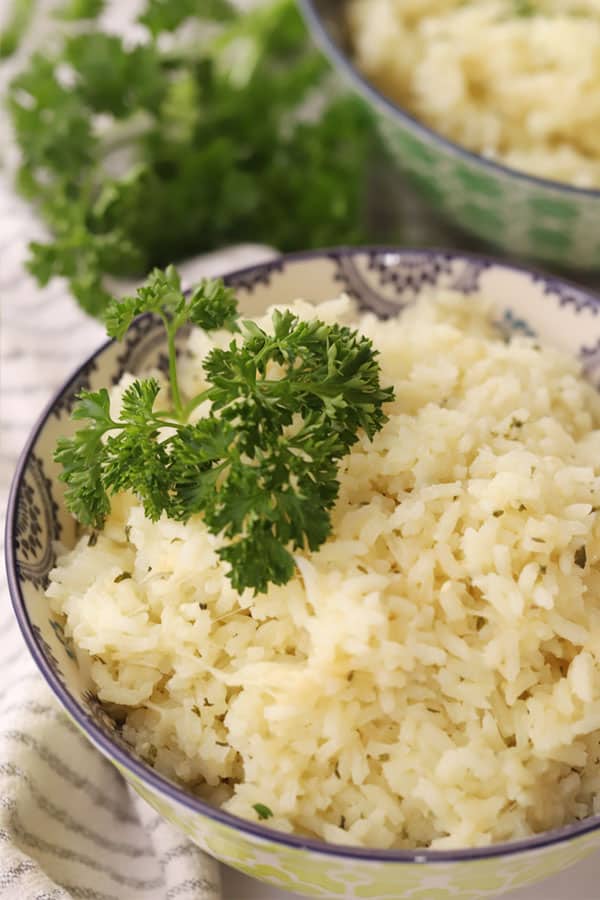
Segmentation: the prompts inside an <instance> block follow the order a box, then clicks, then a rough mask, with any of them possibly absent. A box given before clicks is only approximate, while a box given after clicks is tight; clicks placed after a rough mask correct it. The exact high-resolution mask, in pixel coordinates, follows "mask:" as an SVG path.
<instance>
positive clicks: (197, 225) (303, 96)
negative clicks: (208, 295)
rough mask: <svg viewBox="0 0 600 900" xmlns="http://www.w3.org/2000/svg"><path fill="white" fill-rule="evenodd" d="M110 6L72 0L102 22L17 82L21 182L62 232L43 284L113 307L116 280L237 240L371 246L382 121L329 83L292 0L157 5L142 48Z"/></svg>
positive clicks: (38, 260)
mask: <svg viewBox="0 0 600 900" xmlns="http://www.w3.org/2000/svg"><path fill="white" fill-rule="evenodd" d="M102 6H103V3H102V2H101V0H70V3H69V4H67V7H66V8H65V9H64V10H63V16H66V17H69V18H73V17H77V16H84V17H85V16H87V17H89V18H88V19H87V21H84V22H80V23H79V24H78V26H77V28H76V29H75V31H74V32H73V33H72V34H71V35H70V36H68V37H66V39H65V41H64V44H63V46H62V48H61V49H60V51H59V52H56V53H55V54H48V53H36V54H35V55H33V56H32V58H31V59H30V61H29V63H28V67H27V69H26V70H25V71H23V72H22V73H21V74H20V75H19V76H18V77H17V78H16V79H15V81H14V82H13V84H12V86H11V89H10V94H9V107H10V112H11V116H12V122H13V125H14V129H15V133H16V136H17V139H18V143H19V145H20V150H21V167H20V170H19V173H18V185H19V187H20V189H21V191H22V192H23V193H24V194H25V195H26V196H28V197H29V198H30V199H31V200H32V202H34V203H35V204H36V205H37V206H38V208H39V209H40V211H41V213H42V215H43V218H44V219H45V221H46V223H47V225H48V226H49V230H50V233H51V237H50V239H49V240H48V241H47V242H45V243H39V242H38V243H33V244H32V245H31V256H30V259H29V262H28V266H29V269H30V271H31V272H32V273H33V274H34V275H35V276H36V277H37V279H38V280H39V282H40V283H41V284H45V283H47V282H48V281H49V280H50V279H51V278H53V277H54V276H63V277H66V278H67V279H68V281H69V283H70V287H71V290H72V292H73V294H74V295H75V297H76V298H77V299H78V301H79V302H80V304H81V305H82V306H83V307H84V309H86V310H87V311H88V312H89V313H91V314H93V315H100V314H101V313H102V310H103V308H104V306H105V304H106V302H107V301H108V294H107V292H106V290H105V288H104V277H105V276H106V275H107V274H111V275H116V276H138V275H142V274H144V273H145V272H147V271H149V270H150V269H151V268H152V267H153V266H162V265H164V264H166V263H167V262H169V261H171V260H177V259H181V258H183V257H185V256H187V255H190V254H193V253H197V252H200V251H206V250H210V249H213V248H217V247H220V246H222V245H225V244H228V243H232V242H237V241H247V240H251V241H259V242H264V243H268V244H271V245H275V246H276V247H277V248H279V249H280V250H292V249H298V248H306V247H316V246H324V245H328V244H339V243H357V242H361V241H362V240H364V239H365V237H366V235H365V234H364V233H363V230H362V229H363V226H362V224H361V222H362V212H363V202H364V193H365V169H366V166H367V162H368V159H369V156H370V153H371V151H372V149H373V146H374V142H375V140H376V139H375V137H374V129H373V123H372V120H371V115H370V113H369V112H368V111H367V109H366V107H365V106H364V105H363V104H362V103H361V102H360V101H359V100H358V99H356V98H355V97H353V96H349V95H347V94H340V92H339V91H337V90H334V91H331V90H330V82H331V73H330V69H329V66H328V64H327V62H326V61H325V59H324V58H323V56H322V55H321V54H320V53H319V52H318V51H317V50H316V49H315V48H314V47H313V46H312V44H311V41H310V38H309V36H308V34H307V31H306V28H305V25H304V23H303V21H302V19H301V17H300V15H299V13H298V11H297V9H296V7H295V4H294V2H293V0H270V2H268V3H267V4H266V5H264V4H262V5H261V6H259V7H257V8H255V9H253V10H251V11H250V12H247V13H241V12H239V11H237V10H236V9H235V8H234V7H233V6H232V5H230V3H229V2H228V0H148V2H147V4H146V8H145V10H144V11H143V13H142V14H141V16H140V17H139V20H138V25H139V26H141V28H143V30H144V34H145V38H144V39H142V40H140V42H139V43H137V44H135V45H131V44H130V43H127V42H126V41H124V40H123V39H121V38H120V37H119V36H117V35H114V34H108V33H105V32H103V31H102V30H101V29H100V28H98V26H97V23H96V22H95V19H94V18H93V17H95V16H97V15H98V14H99V13H100V11H101V9H102ZM200 20H203V21H205V25H206V27H205V28H204V29H198V28H196V30H195V31H194V28H195V27H196V26H197V23H198V22H199V21H200ZM181 26H183V27H181ZM190 29H191V30H192V38H191V39H190V37H189V33H188V32H189V30H190ZM315 94H317V95H318V103H319V105H320V107H321V108H320V111H319V115H316V116H313V117H311V115H310V113H307V111H306V110H307V104H308V107H309V108H310V102H309V101H310V99H311V98H313V99H314V96H315Z"/></svg>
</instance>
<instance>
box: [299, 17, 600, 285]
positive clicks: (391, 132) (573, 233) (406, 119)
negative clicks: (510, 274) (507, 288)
mask: <svg viewBox="0 0 600 900" xmlns="http://www.w3.org/2000/svg"><path fill="white" fill-rule="evenodd" d="M301 5H302V6H303V8H304V10H305V13H306V15H307V18H308V21H309V23H310V24H311V26H312V28H313V32H314V34H315V36H316V37H317V39H318V40H319V42H320V43H321V44H322V46H323V48H324V49H325V51H326V52H327V53H328V54H329V56H330V57H331V58H332V60H333V62H334V63H335V64H336V65H337V66H338V67H339V68H340V69H341V70H342V71H343V72H344V73H345V74H346V75H347V76H349V78H350V80H351V83H352V84H353V85H354V87H355V88H356V89H357V90H358V91H359V92H360V93H361V94H362V95H363V96H364V97H365V98H366V100H367V101H368V102H369V103H370V104H371V105H372V106H373V108H374V109H375V110H376V112H377V114H378V119H379V123H380V128H381V132H382V134H383V136H384V139H385V141H386V144H387V147H388V149H389V150H390V153H391V154H392V156H393V157H394V159H395V160H396V161H397V163H398V164H399V166H400V167H401V169H402V170H403V171H404V172H406V173H407V174H408V175H409V176H410V179H411V180H412V182H413V183H414V184H415V186H416V187H417V189H418V190H419V191H420V192H421V193H422V194H423V196H424V197H425V198H426V199H428V200H429V201H430V202H431V203H432V204H433V206H434V207H436V208H437V209H439V210H440V211H441V212H443V213H444V215H445V216H446V217H447V218H448V219H450V220H451V221H453V222H455V223H456V224H457V225H459V226H461V227H462V228H464V229H465V230H467V231H469V232H471V233H472V234H474V235H476V236H477V237H479V238H482V239H484V240H486V241H488V242H489V243H491V244H494V245H495V246H497V247H500V248H502V249H504V250H506V251H507V252H509V253H511V254H512V255H513V256H515V255H516V256H519V257H521V258H524V257H529V258H531V259H537V260H543V261H545V262H549V263H553V264H555V265H559V266H563V267H571V268H579V269H590V270H592V269H598V268H600V240H599V238H598V230H599V225H600V105H599V104H600V100H599V98H600V63H599V62H598V60H600V9H599V8H598V5H597V3H595V2H594V0H586V2H583V3H578V2H574V0H555V2H547V0H543V2H537V0H531V2H529V0H527V2H525V0H523V2H521V0H519V2H517V0H483V2H467V3H464V2H462V0H414V2H412V0H409V2H402V0H400V2H399V0H301Z"/></svg>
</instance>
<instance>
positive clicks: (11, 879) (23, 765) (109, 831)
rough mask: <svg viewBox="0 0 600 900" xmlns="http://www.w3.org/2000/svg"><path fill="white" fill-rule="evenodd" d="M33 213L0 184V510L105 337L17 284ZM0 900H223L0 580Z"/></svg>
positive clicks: (215, 258) (236, 251)
mask: <svg viewBox="0 0 600 900" xmlns="http://www.w3.org/2000/svg"><path fill="white" fill-rule="evenodd" d="M41 234H42V233H41V229H40V225H39V223H38V222H37V221H36V220H35V218H34V217H33V215H32V213H31V211H30V210H29V209H28V208H27V207H26V206H25V204H24V203H22V202H21V201H20V200H19V199H18V198H17V197H15V196H14V194H13V193H12V191H11V189H10V187H9V185H8V184H7V182H2V181H0V297H1V316H2V321H1V326H2V327H1V329H0V352H1V364H2V372H1V379H0V387H1V393H0V435H1V437H0V441H1V443H0V507H1V508H2V509H5V508H6V498H7V493H8V488H9V483H10V480H11V477H12V473H13V470H14V466H15V463H16V459H17V456H18V454H19V452H20V450H21V449H22V447H23V444H24V442H25V440H26V437H27V435H28V433H29V431H30V429H31V426H32V424H33V422H34V420H35V419H36V417H37V416H38V414H39V413H40V411H41V410H42V408H43V406H44V404H45V403H46V402H47V400H48V399H49V397H50V396H51V394H52V393H53V391H54V390H55V389H56V388H57V387H59V385H60V384H61V383H62V382H63V381H64V380H65V379H66V378H67V376H68V375H69V374H70V372H71V371H72V370H73V369H74V368H75V367H76V366H77V365H78V364H79V363H80V362H81V361H82V360H83V358H84V357H85V356H86V355H87V354H88V353H90V352H91V351H92V350H93V349H95V348H96V347H97V346H98V344H99V343H100V342H101V341H102V339H103V337H104V330H103V328H102V327H101V325H99V324H98V323H97V322H94V321H92V320H91V319H88V318H87V317H86V316H85V315H84V314H83V313H82V312H81V311H80V310H79V308H78V307H77V306H76V304H75V302H74V301H73V300H72V299H71V298H70V297H69V295H68V293H67V292H66V290H65V289H64V287H63V286H62V285H61V284H58V283H54V284H52V285H51V286H50V287H49V288H47V289H45V290H40V289H39V288H37V287H36V285H35V283H34V282H33V280H32V279H31V278H30V277H29V276H28V275H26V274H25V272H24V269H23V261H24V259H25V257H26V254H27V250H26V247H27V242H28V241H29V240H31V239H32V238H36V237H40V236H41ZM272 255H273V252H272V251H269V250H267V249H266V248H261V247H252V246H248V247H238V248H233V249H232V250H229V251H223V252H221V253H218V254H213V255H211V256H206V257H200V258H198V259H196V260H193V261H192V262H190V263H187V264H185V265H183V266H182V267H181V271H182V275H183V279H184V283H185V284H191V283H193V282H194V281H195V280H196V279H197V278H198V277H200V276H210V275H215V274H219V273H222V272H225V271H226V270H227V269H233V268H237V267H239V266H243V265H248V264H250V263H252V262H254V261H260V260H261V259H265V258H269V257H270V256H272ZM0 673H1V677H0V898H2V900H5V898H10V900H67V898H83V900H175V898H178V900H179V898H180V900H187V898H191V897H194V900H218V898H220V896H221V892H220V883H219V867H218V865H217V864H216V863H215V862H214V861H213V860H211V859H209V858H208V857H207V856H205V855H204V854H203V853H202V852H201V851H200V850H199V849H198V848H197V847H195V846H194V845H193V844H191V843H190V842H189V841H187V840H186V839H185V838H184V837H183V836H182V835H181V834H180V833H179V832H178V831H177V830H176V829H174V828H173V827H171V826H170V825H168V824H167V823H166V822H165V821H164V820H163V819H161V817H160V816H158V815H157V814H156V813H155V812H154V811H153V810H152V809H150V807H149V806H147V805H146V804H145V803H144V802H143V801H142V800H140V799H139V798H138V797H137V796H136V795H135V794H134V793H133V792H132V791H131V790H130V789H129V788H128V787H127V785H126V783H125V782H124V780H123V778H122V777H121V776H120V775H119V774H118V773H117V771H116V770H115V769H114V768H113V767H112V766H111V765H110V763H108V762H106V761H105V760H104V759H103V757H101V756H100V755H99V754H98V753H97V752H96V751H95V750H94V749H93V748H92V747H91V745H90V744H88V742H87V740H86V739H85V738H84V737H83V736H82V735H81V734H80V732H79V731H78V730H77V728H76V727H75V726H74V725H73V724H72V723H71V721H70V719H68V718H67V716H66V715H65V714H64V713H63V712H62V710H61V709H60V708H59V706H58V704H57V702H56V701H55V699H54V697H53V695H52V694H51V692H50V690H49V689H48V688H47V687H46V684H45V682H44V681H43V679H42V677H41V676H40V675H39V674H38V672H37V670H36V669H35V667H34V665H33V662H32V661H31V660H30V658H29V654H28V652H27V650H26V648H25V645H24V643H23V641H22V639H21V635H20V633H19V631H18V628H17V626H16V624H15V622H14V620H13V615H12V611H11V608H10V602H9V598H8V592H7V587H6V576H5V574H4V570H2V575H1V581H0Z"/></svg>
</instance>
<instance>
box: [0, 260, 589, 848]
mask: <svg viewBox="0 0 600 900" xmlns="http://www.w3.org/2000/svg"><path fill="white" fill-rule="evenodd" d="M372 253H378V254H379V253H381V254H388V253H389V254H394V255H396V256H398V257H410V258H411V259H414V258H415V257H421V258H422V259H423V260H424V261H427V260H431V261H433V260H435V259H438V258H439V257H440V256H443V257H444V259H447V260H452V261H458V262H461V261H466V262H479V263H481V264H483V266H484V267H485V268H492V267H498V268H500V269H504V270H506V271H509V272H516V273H519V274H526V275H529V276H531V277H532V278H534V279H535V280H536V282H538V283H539V282H540V281H541V282H543V283H544V284H545V287H546V289H547V290H553V289H554V290H556V289H558V290H563V289H564V288H570V289H576V290H578V291H580V292H581V294H582V296H584V297H585V299H586V305H590V306H594V307H598V308H599V309H600V296H595V295H594V294H592V293H590V292H588V291H587V290H584V289H582V288H581V287H580V286H579V285H576V284H574V283H573V282H569V281H566V280H565V279H562V278H555V277H553V276H551V275H546V274H544V273H542V272H539V271H536V270H535V269H532V268H530V267H526V266H520V265H512V264H507V263H505V262H503V261H501V260H496V259H494V258H493V257H490V256H483V255H480V254H474V253H462V252H454V251H447V250H442V249H439V250H434V249H427V250H420V249H418V250H412V249H408V248H399V247H394V246H391V245H390V246H386V245H383V246H380V245H371V246H364V247H345V246H344V247H337V248H331V249H324V250H307V251H300V252H296V253H287V254H282V255H280V256H279V257H276V258H275V259H272V260H268V261H266V262H263V263H258V264H254V265H251V266H245V267H243V268H241V269H236V270H234V271H230V272H228V273H227V274H226V275H224V276H223V277H224V280H225V281H226V282H227V281H232V282H233V284H235V282H236V280H239V279H241V278H243V277H244V276H246V275H256V274H259V275H260V274H261V273H264V274H265V275H268V274H269V273H270V272H271V271H273V269H274V268H276V269H278V270H279V271H281V270H283V269H284V268H285V267H286V265H288V264H292V265H293V264H297V263H303V262H310V261H314V260H319V259H327V260H332V259H333V260H335V259H338V260H339V259H343V258H353V257H355V256H362V255H364V254H372ZM112 343H113V341H112V340H107V341H104V342H103V343H102V344H101V346H100V347H99V348H98V349H97V350H95V351H94V352H93V353H91V354H90V355H89V356H88V357H87V358H86V360H85V361H84V362H83V363H82V364H81V365H80V366H79V367H78V368H77V369H76V371H75V372H73V374H72V375H71V376H70V377H69V378H68V379H67V381H65V383H64V384H63V385H62V387H60V388H59V389H58V390H57V391H56V392H55V394H54V396H53V397H52V399H51V400H50V402H49V403H48V404H47V405H46V407H45V408H44V410H43V412H42V413H41V415H40V416H39V418H38V420H37V422H36V424H35V426H34V427H33V430H32V432H31V435H30V436H29V438H28V440H27V443H26V445H25V447H24V448H23V450H22V452H21V455H20V457H19V461H18V463H17V467H16V470H15V474H14V476H13V481H12V484H11V489H10V494H9V498H8V506H7V513H6V530H5V561H6V570H7V575H8V587H9V592H10V596H11V600H12V605H13V609H14V613H15V616H16V619H17V622H18V625H19V628H20V630H21V633H22V635H23V638H24V640H25V643H26V645H27V648H28V650H29V652H30V653H31V655H32V657H33V659H34V661H35V663H36V665H37V667H38V669H39V670H40V672H41V674H42V675H43V677H44V678H45V680H46V682H47V684H48V686H49V687H50V688H51V690H52V691H53V693H54V694H55V696H56V697H57V698H58V700H59V701H60V703H61V704H62V706H64V708H65V709H66V711H67V712H68V713H69V715H70V716H71V717H72V718H73V719H74V721H75V722H76V723H77V724H78V725H79V727H80V728H81V729H82V730H83V731H84V732H85V733H87V735H88V736H89V737H90V738H91V739H92V741H93V743H95V744H96V745H98V746H99V747H100V748H101V749H102V751H103V752H104V753H105V754H106V755H107V756H108V757H111V758H112V759H113V760H114V761H116V762H117V763H118V765H119V766H121V767H122V768H124V769H126V770H128V771H129V772H130V773H131V774H132V775H134V776H135V777H136V778H137V779H139V780H140V781H141V782H143V783H145V784H146V785H148V786H149V787H151V788H152V789H153V790H154V791H156V792H157V793H158V794H162V795H164V796H166V797H168V798H169V799H170V800H173V801H175V802H176V803H179V804H181V805H182V806H184V807H186V809H188V810H189V811H190V812H193V813H199V814H201V815H202V816H204V817H206V818H208V819H211V820H213V821H215V822H218V823H220V824H222V825H226V826H229V827H231V828H233V829H234V830H236V831H240V832H242V833H245V834H248V835H251V836H254V837H258V838H261V839H263V840H266V841H269V842H271V843H275V844H281V845H282V846H283V847H286V848H289V849H296V850H308V851H311V852H313V853H316V854H320V855H323V856H330V857H336V858H342V859H353V860H364V861H367V862H382V863H418V864H422V863H425V862H427V863H450V862H461V861H476V860H481V861H482V860H486V859H491V858H493V857H502V856H512V855H515V854H519V853H524V852H527V851H530V850H534V849H538V848H539V849H541V848H547V847H551V846H553V845H556V844H562V843H565V842H567V841H569V840H572V839H573V838H576V837H581V836H583V835H585V834H588V833H591V832H593V831H597V830H598V829H600V815H596V816H590V817H588V818H586V819H583V820H581V821H580V822H576V823H573V824H571V825H566V826H564V827H562V828H558V829H553V830H551V831H545V832H542V833H540V834H538V835H534V836H532V837H530V838H522V839H519V840H515V841H505V842H502V843H497V844H492V845H490V846H488V847H474V848H466V849H462V850H461V849H457V850H430V849H428V848H416V849H414V850H378V849H371V848H363V847H355V846H351V845H347V844H328V843H326V842H325V841H319V840H316V839H312V838H303V837H299V836H297V835H290V834H286V833H284V832H280V831H276V830H275V829H273V828H269V827H268V826H266V825H261V824H260V823H254V822H251V821H250V820H248V819H243V818H241V817H239V816H236V815H233V814H232V813H228V812H226V811H225V810H222V809H219V808H217V807H214V806H210V805H209V804H208V803H205V802H204V801H203V800H201V799H200V798H198V797H194V796H193V795H192V794H190V793H188V792H187V791H185V790H184V789H183V788H181V787H179V786H178V785H177V784H175V783H174V782H172V781H170V780H169V779H168V778H166V777H165V776H163V775H161V774H159V773H158V772H156V771H155V770H154V769H152V768H151V767H150V766H148V765H147V764H145V763H143V762H141V761H140V760H139V759H136V758H135V757H134V756H133V754H130V753H129V752H127V751H126V750H125V749H123V748H122V747H121V746H117V745H116V744H115V743H113V741H112V740H111V739H110V738H109V737H108V736H107V735H106V734H105V732H103V731H102V730H101V729H100V728H99V727H98V725H96V724H95V723H94V722H92V721H91V720H90V719H89V718H88V717H87V716H86V715H85V714H84V713H83V712H82V710H81V707H80V705H79V703H78V702H77V701H76V700H75V698H74V697H73V696H72V695H71V693H70V692H69V691H68V690H67V689H66V687H64V686H63V685H62V684H61V682H60V680H59V679H58V677H57V676H56V674H55V673H54V672H53V670H52V668H51V667H50V665H49V663H48V661H47V660H46V658H45V657H44V655H43V653H42V650H41V647H40V644H39V643H38V639H37V637H36V635H35V633H34V631H33V626H32V623H31V620H30V618H29V615H28V613H27V607H26V604H25V599H24V597H23V593H22V591H21V586H20V584H19V579H18V576H17V560H16V540H15V539H16V525H17V498H18V495H19V490H20V486H21V482H22V480H23V476H24V473H25V470H26V468H27V464H28V462H29V459H30V456H31V453H32V450H33V448H34V446H35V444H36V441H37V439H38V437H39V435H40V433H41V432H42V430H43V428H44V426H45V424H46V422H47V420H48V419H49V417H50V415H51V413H52V410H53V409H54V407H55V405H56V403H57V402H58V401H59V400H60V399H61V397H62V396H63V394H65V393H66V392H67V391H68V390H69V389H70V388H71V386H72V385H73V384H74V383H75V382H76V380H77V378H78V376H79V374H80V373H81V371H82V370H84V369H85V368H86V367H87V366H88V365H89V364H90V362H91V361H92V360H96V359H97V358H98V357H100V356H102V354H103V353H104V351H105V350H106V348H107V347H109V346H110V345H111V344H112Z"/></svg>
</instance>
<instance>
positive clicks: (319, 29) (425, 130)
mask: <svg viewBox="0 0 600 900" xmlns="http://www.w3.org/2000/svg"><path fill="white" fill-rule="evenodd" d="M299 4H300V9H301V10H302V11H303V13H304V16H305V18H306V20H307V22H308V24H309V26H310V27H311V30H312V32H313V35H314V36H315V38H316V40H317V41H318V43H319V44H320V45H321V47H322V48H323V49H324V51H325V53H326V54H327V56H328V57H329V58H330V59H331V60H332V61H333V63H334V64H335V65H336V66H337V67H338V68H340V69H342V70H343V71H345V72H346V74H348V75H349V76H350V79H351V80H352V81H354V82H356V84H357V86H358V89H359V92H361V93H363V94H366V95H367V96H368V98H369V100H370V101H371V102H372V103H374V105H375V106H377V105H379V106H383V107H384V108H385V109H386V110H387V111H388V112H389V113H391V114H392V116H395V117H396V118H397V119H399V120H400V121H401V122H402V123H404V124H406V123H409V124H410V126H411V127H412V129H413V130H415V131H417V132H420V134H421V135H422V136H423V137H428V138H430V139H431V140H433V142H434V143H437V144H440V145H441V146H442V147H443V149H444V150H451V151H452V152H453V153H455V154H456V155H457V156H459V157H462V158H463V159H465V160H467V161H468V162H477V163H481V164H482V165H483V166H484V167H486V168H488V169H491V170H492V171H493V172H495V173H498V174H500V175H505V176H506V175H508V176H510V177H511V178H517V179H520V180H522V181H527V182H530V183H531V184H535V185H538V186H539V187H542V188H552V190H554V191H561V192H564V193H565V194H571V195H573V196H575V197H578V196H579V197H594V198H600V188H581V187H576V186H575V185H573V184H568V183H567V182H564V181H555V180H553V179H552V178H542V177H540V176H538V175H529V174H528V173H527V172H524V171H523V170H522V169H514V168H512V166H507V165H505V164H504V163H501V162H496V161H495V160H493V159H488V158H487V157H485V156H482V155H481V154H479V153H475V152H474V151H473V150H468V149H467V148H466V147H463V146H462V145H461V144H456V143H455V142H454V141H451V140H450V139H449V138H446V137H444V136H443V135H442V134H440V132H439V131H435V130H434V129H433V128H429V126H427V125H424V124H423V123H422V122H420V121H419V119H416V118H414V116H412V115H411V114H410V113H408V112H407V111H406V110H405V109H404V108H403V107H402V106H399V105H398V104H397V103H395V102H394V101H393V100H391V99H390V98H389V97H387V96H386V95H385V94H383V93H381V92H380V91H379V90H378V89H377V88H376V87H375V85H374V84H373V83H372V82H370V81H369V80H368V79H367V78H365V76H363V75H362V73H361V72H360V71H359V69H357V68H356V67H355V66H354V64H353V63H352V61H351V59H350V58H349V57H348V56H347V55H346V54H345V53H344V51H343V50H341V49H340V48H339V46H338V45H337V44H336V42H335V41H334V40H333V38H332V37H331V34H330V33H329V29H328V28H327V26H326V25H325V23H324V22H323V17H322V16H321V14H320V13H319V12H318V11H317V9H316V7H315V0H299Z"/></svg>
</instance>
